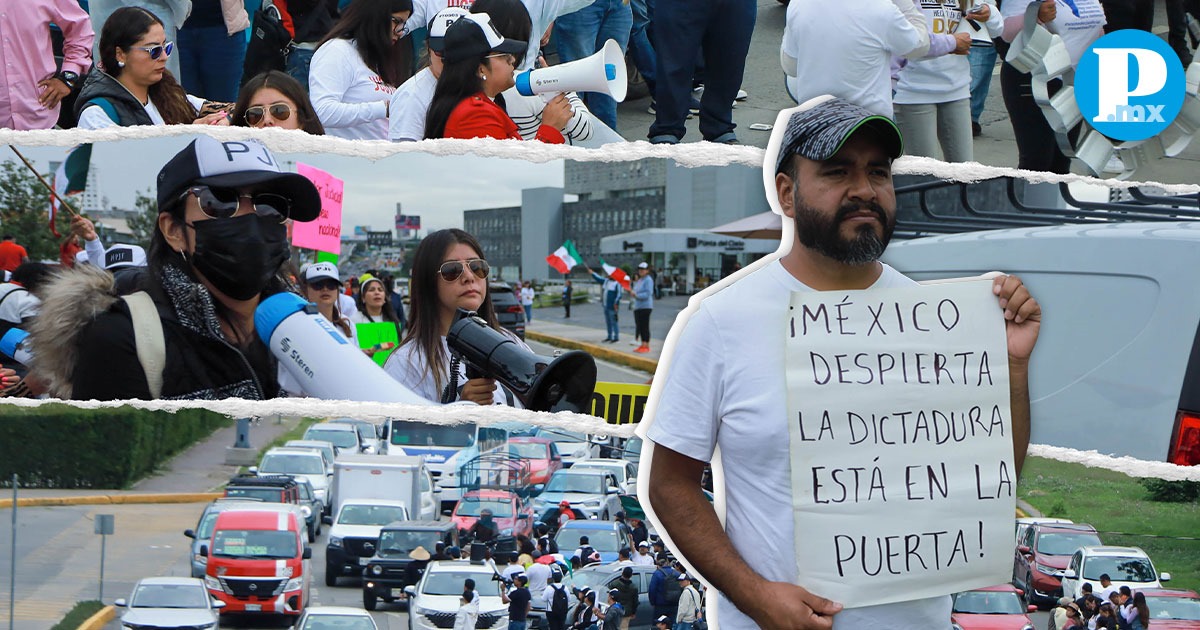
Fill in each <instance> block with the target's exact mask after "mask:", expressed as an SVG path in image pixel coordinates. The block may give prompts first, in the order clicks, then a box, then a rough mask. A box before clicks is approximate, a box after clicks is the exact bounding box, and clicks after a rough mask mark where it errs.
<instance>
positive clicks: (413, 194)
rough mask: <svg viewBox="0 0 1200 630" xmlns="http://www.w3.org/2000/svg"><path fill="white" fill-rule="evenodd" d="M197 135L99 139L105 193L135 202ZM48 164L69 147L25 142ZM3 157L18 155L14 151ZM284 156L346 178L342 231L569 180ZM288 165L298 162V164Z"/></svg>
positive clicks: (548, 166) (421, 158)
mask: <svg viewBox="0 0 1200 630" xmlns="http://www.w3.org/2000/svg"><path fill="white" fill-rule="evenodd" d="M190 141H191V138H187V137H177V138H153V139H143V140H122V141H120V142H105V143H97V144H95V145H94V148H93V150H92V168H94V169H97V172H98V174H99V176H100V184H101V186H102V187H103V194H104V195H105V196H107V197H108V199H109V202H110V204H111V205H113V206H116V207H124V208H132V207H133V201H134V195H135V193H136V192H137V191H139V190H140V191H145V190H146V189H151V190H153V188H154V182H155V177H156V176H157V175H158V171H159V169H161V168H162V166H163V164H165V163H166V162H167V161H168V160H169V159H170V158H171V157H172V156H174V155H175V153H176V152H178V151H179V150H181V149H182V148H183V147H185V146H186V145H187V143H188V142H190ZM19 149H20V150H21V152H22V153H23V154H24V155H25V156H26V157H27V158H29V159H30V160H31V161H33V162H34V164H35V165H36V166H37V167H38V170H40V171H42V172H48V171H49V163H50V162H51V161H58V160H62V159H63V158H64V157H65V156H66V154H67V150H68V149H67V148H66V147H19ZM5 153H7V155H3V156H2V157H0V160H15V159H16V157H15V156H14V155H13V154H12V153H11V151H8V150H5ZM276 158H277V159H278V160H280V161H281V162H284V163H287V162H300V163H304V164H309V165H312V166H315V167H317V168H319V169H322V170H325V171H327V172H329V173H331V174H332V175H333V176H334V177H338V178H341V179H343V180H345V193H344V197H343V201H342V204H343V205H342V208H343V220H342V227H343V233H349V232H350V231H351V230H352V229H353V226H356V225H369V226H372V227H373V228H374V229H376V230H390V229H392V227H393V226H394V222H393V217H394V215H395V213H396V203H397V202H399V203H401V204H403V211H404V214H409V215H412V214H416V215H420V216H421V227H422V228H423V229H424V230H437V229H442V228H448V227H462V211H463V210H471V209H476V208H495V207H505V206H516V205H520V203H521V190H522V189H525V188H535V187H539V186H562V183H563V163H562V162H561V161H556V162H548V163H545V164H534V163H531V162H526V161H523V160H503V159H498V158H495V157H476V156H437V155H427V154H418V153H402V154H399V155H394V156H391V157H388V158H385V159H383V160H379V161H375V162H373V161H371V160H367V159H365V158H355V157H345V156H338V155H329V154H302V153H277V154H276ZM285 168H289V169H291V170H295V166H294V164H288V165H286V166H285Z"/></svg>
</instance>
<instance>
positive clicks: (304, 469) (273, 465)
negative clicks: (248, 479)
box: [258, 453, 325, 475]
mask: <svg viewBox="0 0 1200 630" xmlns="http://www.w3.org/2000/svg"><path fill="white" fill-rule="evenodd" d="M258 470H259V472H264V473H272V474H284V475H324V474H325V462H324V461H323V460H322V459H321V456H320V455H318V454H316V453H314V454H313V455H284V454H282V453H274V454H271V453H268V454H267V455H265V456H263V459H262V463H261V464H259V466H258Z"/></svg>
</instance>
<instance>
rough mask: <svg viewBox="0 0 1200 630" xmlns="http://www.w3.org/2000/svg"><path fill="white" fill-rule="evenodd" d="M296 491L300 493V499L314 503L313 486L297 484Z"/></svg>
mask: <svg viewBox="0 0 1200 630" xmlns="http://www.w3.org/2000/svg"><path fill="white" fill-rule="evenodd" d="M296 490H297V491H299V493H300V498H301V499H302V500H304V501H312V498H313V495H312V486H311V485H309V484H307V483H300V484H296Z"/></svg>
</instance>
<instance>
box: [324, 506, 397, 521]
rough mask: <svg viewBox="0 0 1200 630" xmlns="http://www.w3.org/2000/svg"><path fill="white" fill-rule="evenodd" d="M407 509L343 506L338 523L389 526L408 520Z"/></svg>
mask: <svg viewBox="0 0 1200 630" xmlns="http://www.w3.org/2000/svg"><path fill="white" fill-rule="evenodd" d="M407 516H408V515H407V514H405V509H404V508H403V507H401V506H398V505H354V504H347V505H344V506H342V512H341V516H338V523H340V524H342V525H387V524H388V523H391V522H393V521H403V520H405V519H406V518H407Z"/></svg>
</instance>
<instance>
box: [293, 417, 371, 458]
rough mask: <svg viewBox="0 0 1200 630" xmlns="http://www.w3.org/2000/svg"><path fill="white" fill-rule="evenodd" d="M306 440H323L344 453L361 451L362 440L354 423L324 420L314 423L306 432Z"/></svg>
mask: <svg viewBox="0 0 1200 630" xmlns="http://www.w3.org/2000/svg"><path fill="white" fill-rule="evenodd" d="M304 439H305V440H321V441H324V442H329V443H330V444H332V445H334V446H336V447H338V448H339V449H341V452H343V453H361V452H362V442H360V441H359V439H358V430H357V429H355V428H354V425H352V424H344V423H339V422H322V423H320V424H314V425H312V426H311V427H308V429H307V430H306V431H305V432H304Z"/></svg>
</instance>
